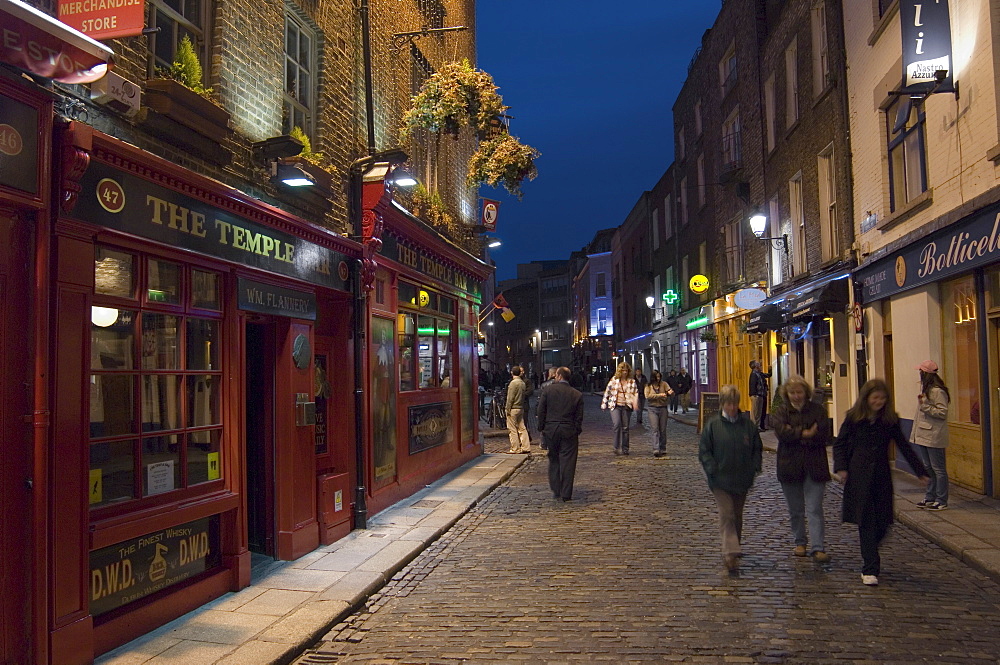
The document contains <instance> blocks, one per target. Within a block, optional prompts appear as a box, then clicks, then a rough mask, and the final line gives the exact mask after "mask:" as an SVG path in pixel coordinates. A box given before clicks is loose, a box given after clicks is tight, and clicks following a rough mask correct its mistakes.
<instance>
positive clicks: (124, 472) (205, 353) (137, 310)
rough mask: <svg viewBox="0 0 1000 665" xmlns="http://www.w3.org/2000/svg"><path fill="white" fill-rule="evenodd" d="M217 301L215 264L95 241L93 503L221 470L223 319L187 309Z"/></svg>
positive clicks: (180, 484) (161, 490) (164, 490)
mask: <svg viewBox="0 0 1000 665" xmlns="http://www.w3.org/2000/svg"><path fill="white" fill-rule="evenodd" d="M187 285H190V289H189V290H185V287H186V286H187ZM136 287H139V288H138V290H137V289H136ZM136 293H141V294H144V295H145V299H144V300H145V301H144V302H143V303H141V304H140V303H137V302H136V300H137V298H136V295H135V294H136ZM220 302H221V298H220V277H219V275H217V274H215V273H211V272H208V271H204V270H195V269H191V268H187V267H185V266H182V265H181V264H178V263H173V262H169V261H163V260H160V259H155V258H150V257H143V256H139V255H133V254H127V253H124V252H119V251H116V250H112V249H109V248H104V247H99V248H97V250H96V255H95V297H94V303H93V305H94V306H93V312H92V321H91V353H90V357H91V362H90V367H91V376H90V384H91V387H90V405H89V410H90V438H91V444H90V506H91V508H102V507H105V506H109V505H112V504H118V503H122V502H126V501H129V500H137V499H141V498H143V497H151V496H154V495H160V494H168V493H170V492H172V491H175V490H182V489H185V488H189V487H192V486H194V485H197V484H199V483H204V482H208V481H211V480H217V479H219V478H221V460H220V459H219V457H220V451H221V439H222V427H221V421H222V418H221V395H220V392H219V386H221V381H220V379H221V371H220V370H221V367H220V363H219V352H218V349H219V345H220V342H221V340H220V330H221V325H220V321H219V320H218V319H213V318H210V317H209V316H205V315H204V314H199V315H197V316H195V315H192V313H191V310H193V309H199V310H212V309H218V308H219V307H220ZM123 305H129V306H123ZM163 308H166V309H168V310H170V311H157V310H158V309H160V310H162V309H163ZM220 313H221V312H220Z"/></svg>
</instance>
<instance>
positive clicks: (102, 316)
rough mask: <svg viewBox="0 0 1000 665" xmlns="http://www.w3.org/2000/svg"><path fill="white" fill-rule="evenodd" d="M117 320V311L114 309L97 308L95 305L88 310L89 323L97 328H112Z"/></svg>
mask: <svg viewBox="0 0 1000 665" xmlns="http://www.w3.org/2000/svg"><path fill="white" fill-rule="evenodd" d="M117 320H118V310H117V309H115V308H114V307H98V306H96V305H95V306H93V307H91V308H90V322H91V323H93V324H94V325H95V326H97V327H98V328H107V327H108V326H112V325H114V323H115V321H117Z"/></svg>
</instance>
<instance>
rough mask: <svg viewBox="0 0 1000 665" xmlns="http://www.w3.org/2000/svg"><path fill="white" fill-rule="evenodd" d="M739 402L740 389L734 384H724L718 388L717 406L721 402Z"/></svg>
mask: <svg viewBox="0 0 1000 665" xmlns="http://www.w3.org/2000/svg"><path fill="white" fill-rule="evenodd" d="M739 403H740V389H739V388H737V387H736V386H734V385H731V384H730V385H726V386H722V387H721V388H719V406H722V405H723V404H736V405H739Z"/></svg>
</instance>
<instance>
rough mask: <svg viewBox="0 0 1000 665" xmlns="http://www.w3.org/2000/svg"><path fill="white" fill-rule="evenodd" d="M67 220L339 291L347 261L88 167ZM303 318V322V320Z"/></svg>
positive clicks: (95, 165) (125, 176) (99, 166)
mask: <svg viewBox="0 0 1000 665" xmlns="http://www.w3.org/2000/svg"><path fill="white" fill-rule="evenodd" d="M80 186H81V190H80V198H79V202H78V203H77V205H76V207H75V208H74V209H73V215H74V216H75V217H78V218H79V219H81V220H84V221H86V222H89V223H91V224H98V225H100V226H106V227H108V228H112V229H117V230H119V231H124V232H126V233H131V234H133V235H137V236H140V237H142V238H147V239H149V240H155V241H157V242H161V243H165V244H168V245H171V246H173V247H180V248H182V249H188V250H191V251H194V252H198V253H200V254H205V255H207V256H213V257H216V258H219V259H223V260H226V261H230V262H233V263H238V264H241V265H247V266H251V267H254V268H258V269H260V270H265V271H267V272H270V273H274V274H277V275H284V276H287V277H294V278H296V279H300V280H302V281H305V282H309V283H311V284H319V285H321V286H327V287H330V288H334V289H339V290H342V291H346V290H348V284H347V280H345V279H344V278H343V277H342V276H341V274H340V271H339V270H337V269H336V268H337V265H338V263H340V262H342V261H346V260H347V259H348V257H347V256H346V255H344V254H342V253H340V252H335V251H333V250H330V249H327V248H326V247H321V246H320V245H317V244H315V243H312V242H309V241H307V240H303V239H302V238H299V237H296V236H294V235H291V234H289V233H285V232H283V231H279V230H277V229H274V228H270V227H267V226H264V225H262V224H257V223H255V222H252V221H250V220H248V219H245V218H242V217H238V216H236V215H233V214H231V213H229V212H228V211H225V210H222V209H220V208H216V207H214V206H211V205H208V204H206V203H204V202H202V201H200V200H198V199H194V198H191V197H188V196H184V195H183V194H180V193H178V192H176V191H174V190H171V189H168V188H166V187H161V186H159V185H157V184H154V183H152V182H149V181H148V180H144V179H143V178H140V177H138V176H136V175H133V174H131V173H127V172H125V171H119V170H117V169H114V168H112V167H110V166H108V165H106V164H103V163H100V162H91V163H90V167H89V168H88V169H87V172H86V173H85V174H84V176H83V178H82V179H81V181H80ZM303 318H304V317H303Z"/></svg>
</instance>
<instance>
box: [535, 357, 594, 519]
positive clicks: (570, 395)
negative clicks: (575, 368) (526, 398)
mask: <svg viewBox="0 0 1000 665" xmlns="http://www.w3.org/2000/svg"><path fill="white" fill-rule="evenodd" d="M569 377H570V371H569V368H568V367H560V368H559V369H558V370H556V380H555V381H554V382H553V383H552V384H551V385H549V386H548V387H546V388H545V390H543V391H542V395H541V397H539V398H538V429H539V431H540V432H542V435H543V436H544V437H545V438H546V439H548V443H549V453H548V455H549V487H550V488H551V489H552V496H553V498H556V499H562V500H563V501H569V500H570V499H572V498H573V479H574V477H575V476H576V458H577V454H578V452H579V449H580V432H582V431H583V396H582V395H581V394H580V391H579V390H576V389H575V388H573V387H572V386H570V385H569Z"/></svg>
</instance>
